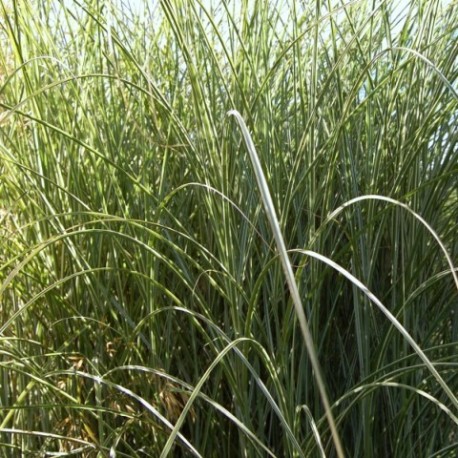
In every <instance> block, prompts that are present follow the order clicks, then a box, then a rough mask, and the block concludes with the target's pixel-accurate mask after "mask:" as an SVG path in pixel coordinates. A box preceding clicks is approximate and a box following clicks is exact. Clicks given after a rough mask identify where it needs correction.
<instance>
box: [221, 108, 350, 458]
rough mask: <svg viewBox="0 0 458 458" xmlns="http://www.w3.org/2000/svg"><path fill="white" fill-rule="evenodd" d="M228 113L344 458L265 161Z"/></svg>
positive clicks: (238, 117) (242, 125)
mask: <svg viewBox="0 0 458 458" xmlns="http://www.w3.org/2000/svg"><path fill="white" fill-rule="evenodd" d="M228 115H230V116H234V117H235V119H236V120H237V122H238V124H239V126H240V129H241V131H242V135H243V138H244V140H245V145H246V147H247V149H248V153H249V155H250V159H251V162H252V164H253V169H254V173H255V175H256V181H257V183H258V188H259V191H260V193H261V198H262V203H263V205H264V210H265V212H266V215H267V218H268V220H269V223H270V227H271V229H272V232H273V235H274V238H275V243H276V245H277V250H278V254H279V256H280V260H281V264H282V267H283V272H284V274H285V277H286V281H287V283H288V288H289V292H290V294H291V299H292V301H293V304H294V308H295V310H296V316H297V319H298V321H299V325H300V328H301V331H302V336H303V338H304V342H305V346H306V348H307V352H308V355H309V357H310V362H311V364H312V368H313V371H314V375H315V378H316V382H317V386H318V390H319V392H320V396H321V400H322V402H323V407H324V410H325V414H326V418H327V420H328V423H329V428H330V430H331V434H332V438H333V441H334V445H335V448H336V452H337V456H338V457H340V458H342V457H343V456H344V452H343V448H342V444H341V442H340V438H339V434H338V432H337V427H336V424H335V421H334V417H333V415H332V411H331V406H330V404H329V399H328V395H327V393H326V386H325V384H324V380H323V376H322V374H321V368H320V363H319V362H318V357H317V354H316V350H315V345H314V343H313V338H312V335H311V333H310V329H309V326H308V323H307V318H306V316H305V312H304V307H303V305H302V300H301V298H300V295H299V290H298V288H297V284H296V280H295V278H294V273H293V269H292V266H291V261H290V259H289V256H288V252H287V250H286V245H285V241H284V240H283V234H282V232H281V229H280V224H279V222H278V218H277V213H276V211H275V207H274V203H273V201H272V197H271V195H270V191H269V186H268V184H267V180H266V177H265V175H264V172H263V170H262V166H261V162H260V161H259V157H258V154H257V152H256V148H255V146H254V143H253V140H252V139H251V135H250V133H249V132H248V128H247V126H246V124H245V121H244V120H243V118H242V116H241V115H240V113H239V112H238V111H237V110H230V111H229V112H228Z"/></svg>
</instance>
